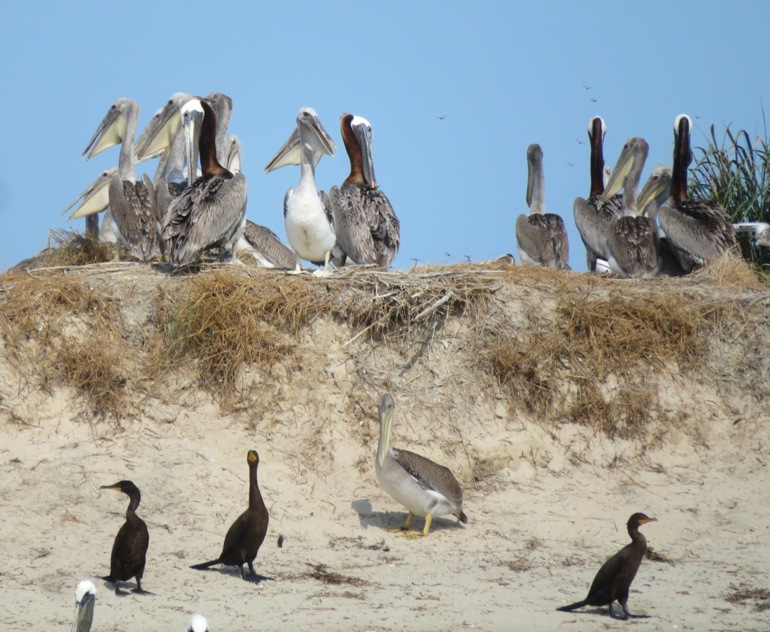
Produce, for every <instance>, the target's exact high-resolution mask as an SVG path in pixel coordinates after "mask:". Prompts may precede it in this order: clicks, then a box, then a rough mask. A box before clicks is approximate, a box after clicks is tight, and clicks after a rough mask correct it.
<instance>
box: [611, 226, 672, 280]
mask: <svg viewBox="0 0 770 632" xmlns="http://www.w3.org/2000/svg"><path fill="white" fill-rule="evenodd" d="M607 248H608V251H609V255H610V257H611V259H614V261H615V262H616V263H617V266H618V267H619V268H620V271H621V272H622V274H623V275H624V276H627V277H640V276H654V275H656V274H657V273H658V256H659V250H660V247H659V242H658V234H657V231H656V230H655V223H654V221H653V220H651V219H649V218H647V217H620V218H618V219H617V220H616V221H615V222H613V224H612V227H611V229H610V234H609V238H608V240H607Z"/></svg>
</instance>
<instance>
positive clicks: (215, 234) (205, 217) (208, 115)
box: [163, 99, 247, 265]
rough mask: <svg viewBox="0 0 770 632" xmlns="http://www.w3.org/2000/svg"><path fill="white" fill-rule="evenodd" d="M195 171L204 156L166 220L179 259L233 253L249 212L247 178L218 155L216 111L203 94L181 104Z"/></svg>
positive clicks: (170, 242) (168, 244) (175, 260)
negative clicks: (210, 251) (197, 174)
mask: <svg viewBox="0 0 770 632" xmlns="http://www.w3.org/2000/svg"><path fill="white" fill-rule="evenodd" d="M182 127H183V130H184V134H185V147H186V151H187V157H188V160H187V162H188V165H189V166H190V173H191V174H192V173H193V172H194V169H195V168H196V165H197V163H198V153H200V160H201V174H202V175H201V177H200V178H198V179H197V180H195V182H193V183H192V184H190V185H189V186H188V187H187V188H186V189H185V190H184V192H183V193H182V194H181V195H180V196H179V197H177V198H175V199H174V200H173V201H172V202H171V204H170V206H169V208H168V212H167V213H166V217H165V218H164V220H163V239H164V240H165V242H166V248H167V251H168V254H169V257H170V260H171V263H173V264H174V265H186V264H190V263H194V262H196V261H198V260H199V259H200V257H201V255H202V254H203V252H204V251H205V250H208V249H209V248H217V247H219V248H223V249H224V250H225V252H227V253H228V254H232V250H233V247H234V245H235V243H236V242H237V241H238V238H239V237H240V235H239V232H240V230H241V225H242V222H243V219H244V216H245V213H246V190H247V187H246V178H245V177H244V176H243V174H242V173H236V174H232V173H231V172H229V171H228V170H227V169H225V168H224V167H223V166H222V165H221V164H219V161H218V160H217V155H216V129H217V121H216V114H215V113H214V110H213V108H212V107H211V106H210V105H209V104H208V103H207V102H206V101H205V100H204V99H193V100H191V101H188V102H187V103H186V104H185V105H184V106H183V107H182Z"/></svg>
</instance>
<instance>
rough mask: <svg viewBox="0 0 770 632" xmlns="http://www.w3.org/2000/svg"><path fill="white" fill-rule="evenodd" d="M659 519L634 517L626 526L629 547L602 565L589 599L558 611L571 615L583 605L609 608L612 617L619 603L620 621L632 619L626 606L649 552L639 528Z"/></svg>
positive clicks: (640, 515)
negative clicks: (621, 612) (614, 606)
mask: <svg viewBox="0 0 770 632" xmlns="http://www.w3.org/2000/svg"><path fill="white" fill-rule="evenodd" d="M655 520H657V518H648V517H647V516H645V515H644V514H643V513H635V514H634V515H632V516H631V517H630V518H629V519H628V524H627V525H626V526H627V527H628V535H630V536H631V544H626V546H624V547H623V548H622V549H620V551H618V552H617V553H615V555H613V556H612V557H611V558H609V559H608V560H607V561H606V562H605V563H604V564H602V567H601V568H600V569H599V572H598V573H596V577H594V581H593V583H592V584H591V588H590V590H589V591H588V596H587V597H586V598H585V599H583V600H582V601H578V602H575V603H573V604H570V605H569V606H563V607H561V608H557V610H562V611H564V612H569V611H570V610H575V609H576V608H582V607H583V606H609V610H610V616H611V617H615V613H614V612H613V610H612V602H613V601H615V600H617V601H618V603H620V605H621V606H622V608H623V615H624V616H623V617H620V618H622V619H627V618H628V617H630V616H632V615H631V613H630V612H629V611H628V606H626V603H627V602H628V590H629V588H630V587H631V582H632V581H634V577H635V576H636V571H638V570H639V565H640V564H641V563H642V558H643V557H644V553H645V552H646V551H647V540H646V539H645V537H644V535H643V534H641V533H639V527H640V526H641V525H643V524H646V523H648V522H654V521H655ZM637 616H639V615H637Z"/></svg>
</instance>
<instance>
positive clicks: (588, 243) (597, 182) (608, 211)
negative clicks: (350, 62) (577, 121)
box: [572, 116, 621, 272]
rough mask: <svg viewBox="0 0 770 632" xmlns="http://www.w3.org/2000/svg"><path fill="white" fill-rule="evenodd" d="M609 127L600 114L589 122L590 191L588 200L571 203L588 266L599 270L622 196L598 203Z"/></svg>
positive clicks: (601, 188) (592, 269) (577, 200)
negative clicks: (605, 135)
mask: <svg viewBox="0 0 770 632" xmlns="http://www.w3.org/2000/svg"><path fill="white" fill-rule="evenodd" d="M606 132H607V126H606V125H605V124H604V120H603V119H602V118H601V117H600V116H595V117H594V118H592V119H591V120H590V121H589V123H588V139H589V141H590V143H591V191H590V193H589V194H588V199H587V200H586V199H583V198H582V197H578V198H576V199H575V203H574V205H573V206H572V211H573V213H574V215H575V225H576V226H577V229H578V231H580V237H581V238H582V240H583V244H585V247H586V259H587V263H588V269H589V271H591V272H595V271H596V260H597V259H605V260H606V259H607V235H608V231H609V227H610V222H611V221H612V220H613V218H614V217H617V215H618V214H619V212H620V205H621V198H620V196H619V195H616V196H615V197H613V198H611V199H609V200H607V202H606V203H605V204H600V203H599V196H600V195H601V194H602V193H603V192H604V147H603V145H604V134H605V133H606Z"/></svg>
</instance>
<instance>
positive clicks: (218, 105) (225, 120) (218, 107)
mask: <svg viewBox="0 0 770 632" xmlns="http://www.w3.org/2000/svg"><path fill="white" fill-rule="evenodd" d="M206 101H207V102H208V104H209V105H210V106H211V107H212V108H214V112H216V115H217V136H216V144H217V160H219V163H220V164H222V165H225V166H227V144H226V142H225V138H226V135H227V128H228V126H229V125H230V117H231V116H232V113H233V100H232V99H231V98H230V97H228V96H227V95H226V94H222V93H221V92H212V93H211V94H210V95H209V96H207V97H206ZM228 169H229V167H228Z"/></svg>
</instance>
